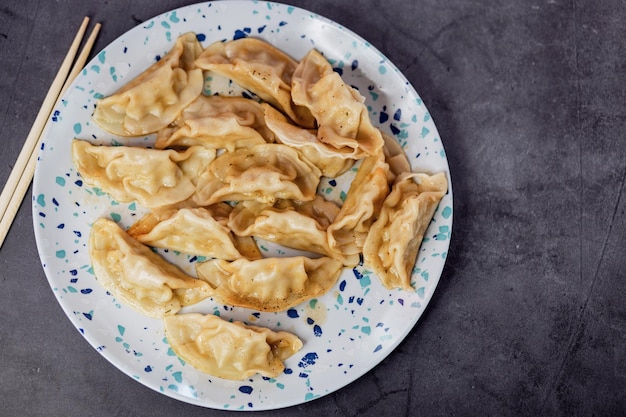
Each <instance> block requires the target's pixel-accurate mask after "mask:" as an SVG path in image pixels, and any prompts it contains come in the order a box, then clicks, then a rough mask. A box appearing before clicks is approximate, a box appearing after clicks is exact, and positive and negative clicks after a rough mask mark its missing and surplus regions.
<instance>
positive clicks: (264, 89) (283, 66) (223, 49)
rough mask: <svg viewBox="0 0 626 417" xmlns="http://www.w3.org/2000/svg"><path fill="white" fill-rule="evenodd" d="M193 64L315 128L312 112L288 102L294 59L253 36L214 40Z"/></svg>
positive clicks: (299, 122) (297, 120)
mask: <svg viewBox="0 0 626 417" xmlns="http://www.w3.org/2000/svg"><path fill="white" fill-rule="evenodd" d="M196 65H197V66H198V67H200V68H203V69H205V70H210V71H214V72H216V73H218V74H220V75H223V76H225V77H228V78H230V79H231V80H233V81H234V82H235V83H237V84H239V85H240V86H241V87H243V88H246V89H248V90H250V91H251V92H253V93H254V94H256V95H257V96H259V97H260V98H261V99H263V100H265V101H267V102H268V103H271V104H272V105H274V106H276V107H277V108H279V109H280V110H281V111H282V112H284V113H285V114H287V115H288V116H289V117H290V118H291V119H292V120H293V121H294V122H296V123H298V124H299V125H300V126H303V127H314V124H315V120H314V119H313V116H311V113H310V112H309V111H308V110H307V109H306V108H304V107H300V106H296V105H294V104H293V102H292V101H291V77H292V75H293V72H294V70H295V69H296V66H297V65H298V63H297V61H295V60H294V59H293V58H291V57H290V56H288V55H287V54H285V53H284V52H283V51H281V50H279V49H278V48H276V47H274V46H272V45H271V44H269V43H267V42H265V41H262V40H260V39H255V38H241V39H236V40H232V41H228V42H215V43H213V44H211V45H209V46H208V47H207V48H206V49H205V50H204V52H203V53H202V55H200V56H199V57H198V59H197V60H196Z"/></svg>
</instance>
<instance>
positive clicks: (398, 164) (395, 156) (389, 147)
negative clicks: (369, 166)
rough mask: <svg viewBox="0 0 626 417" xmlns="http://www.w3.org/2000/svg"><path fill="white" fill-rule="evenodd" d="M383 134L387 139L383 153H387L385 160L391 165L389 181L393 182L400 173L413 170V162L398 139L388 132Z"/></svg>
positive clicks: (384, 138)
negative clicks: (411, 162) (410, 161)
mask: <svg viewBox="0 0 626 417" xmlns="http://www.w3.org/2000/svg"><path fill="white" fill-rule="evenodd" d="M382 134H383V140H384V141H385V145H384V146H383V154H384V155H385V162H387V165H389V174H390V178H389V180H390V181H389V183H393V181H394V180H395V179H396V177H397V176H398V175H400V174H402V173H403V172H410V171H411V164H410V163H409V159H408V158H407V156H406V153H405V152H404V149H402V146H400V144H399V143H398V141H397V140H395V139H394V138H393V137H392V136H390V135H388V134H386V133H382Z"/></svg>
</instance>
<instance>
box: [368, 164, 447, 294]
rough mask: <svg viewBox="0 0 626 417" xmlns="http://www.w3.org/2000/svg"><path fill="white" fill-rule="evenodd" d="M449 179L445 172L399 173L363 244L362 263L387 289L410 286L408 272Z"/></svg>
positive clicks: (409, 273) (411, 267) (408, 287)
mask: <svg viewBox="0 0 626 417" xmlns="http://www.w3.org/2000/svg"><path fill="white" fill-rule="evenodd" d="M447 188H448V182H447V179H446V176H445V174H444V173H439V174H436V175H432V176H429V175H427V174H417V173H404V174H401V175H400V176H398V178H397V179H396V182H395V183H394V185H393V188H392V190H391V192H390V193H389V196H388V197H387V198H386V199H385V201H384V203H383V206H382V208H381V210H380V214H379V216H378V219H377V220H376V222H374V224H372V226H371V228H370V231H369V234H368V235H367V239H366V240H365V244H364V246H363V260H364V263H365V264H366V265H367V266H369V267H370V268H372V270H373V271H374V272H375V273H376V274H377V275H378V277H379V278H380V280H381V282H382V283H383V285H384V286H385V287H386V288H389V289H392V288H403V289H407V290H409V289H412V287H411V271H412V269H413V265H414V264H415V259H416V256H417V252H418V250H419V247H420V245H421V243H422V239H423V237H424V233H425V231H426V228H427V227H428V225H429V223H430V221H431V219H432V217H433V215H434V213H435V210H436V208H437V205H438V204H439V201H441V198H442V197H443V196H444V195H445V193H446V191H447Z"/></svg>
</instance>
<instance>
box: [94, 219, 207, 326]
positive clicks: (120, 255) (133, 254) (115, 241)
mask: <svg viewBox="0 0 626 417" xmlns="http://www.w3.org/2000/svg"><path fill="white" fill-rule="evenodd" d="M89 255H90V257H91V262H92V265H93V271H94V274H95V276H96V279H97V280H98V282H99V283H100V284H101V285H102V286H103V287H104V288H106V290H107V291H109V292H110V293H111V294H113V296H114V297H116V298H117V299H119V300H120V301H121V302H122V303H124V304H126V305H128V306H130V307H132V308H133V309H135V310H137V311H138V312H140V313H142V314H145V315H146V316H149V317H156V318H161V317H164V316H166V315H169V314H176V312H178V311H179V310H180V309H181V308H182V307H183V306H186V305H191V304H195V303H197V302H199V301H201V300H203V299H205V298H207V297H209V296H210V293H211V289H210V287H209V285H207V283H206V282H204V281H201V280H198V279H195V278H192V277H190V276H188V275H187V274H185V273H184V272H183V271H181V270H180V269H179V268H177V267H176V266H174V265H172V264H170V263H168V262H167V261H165V260H164V259H163V258H161V257H160V256H159V255H157V254H156V253H154V252H152V250H151V249H150V248H149V247H147V246H145V245H143V244H142V243H140V242H138V241H137V240H135V239H133V238H132V237H130V236H129V235H128V234H127V233H126V232H124V230H122V229H121V228H120V227H119V226H118V225H117V224H116V223H115V222H113V221H112V220H109V219H105V218H100V219H98V220H96V222H94V224H93V226H92V228H91V233H90V236H89Z"/></svg>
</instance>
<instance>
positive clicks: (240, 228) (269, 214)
mask: <svg viewBox="0 0 626 417" xmlns="http://www.w3.org/2000/svg"><path fill="white" fill-rule="evenodd" d="M338 212H339V207H338V206H337V205H336V204H335V203H333V202H330V201H326V200H325V199H324V198H323V197H322V196H320V195H317V196H316V197H315V200H313V201H307V202H295V201H292V200H281V201H278V202H277V204H275V205H273V206H271V205H267V204H263V203H258V202H256V201H241V202H239V203H238V204H237V206H235V208H234V209H233V211H232V212H231V214H230V217H229V220H228V227H229V228H230V229H231V230H232V231H233V232H234V233H235V234H236V235H238V236H254V237H257V238H261V239H264V240H268V241H271V242H276V243H278V244H280V245H283V246H287V247H289V248H294V249H299V250H303V251H308V252H314V253H318V254H322V255H326V256H332V255H333V252H332V251H331V250H330V248H329V247H328V239H327V237H326V229H327V228H328V225H329V224H331V223H332V222H333V220H334V219H335V217H336V216H337V213H338Z"/></svg>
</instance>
